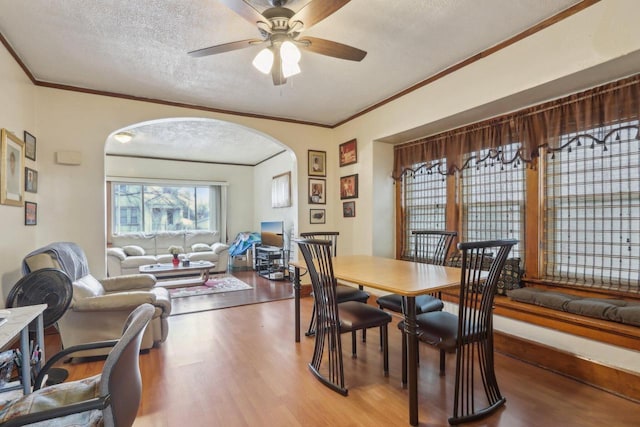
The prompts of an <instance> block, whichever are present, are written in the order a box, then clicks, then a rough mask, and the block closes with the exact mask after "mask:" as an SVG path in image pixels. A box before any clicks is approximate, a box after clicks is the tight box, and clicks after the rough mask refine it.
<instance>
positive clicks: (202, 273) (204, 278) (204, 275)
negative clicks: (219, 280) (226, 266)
mask: <svg viewBox="0 0 640 427" xmlns="http://www.w3.org/2000/svg"><path fill="white" fill-rule="evenodd" d="M209 273H210V271H209V269H208V268H205V269H204V270H202V271H200V279H202V283H203V284H205V283H207V280H209Z"/></svg>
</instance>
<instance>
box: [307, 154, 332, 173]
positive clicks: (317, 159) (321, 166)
mask: <svg viewBox="0 0 640 427" xmlns="http://www.w3.org/2000/svg"><path fill="white" fill-rule="evenodd" d="M308 156H309V175H310V176H327V152H326V151H315V150H309V151H308Z"/></svg>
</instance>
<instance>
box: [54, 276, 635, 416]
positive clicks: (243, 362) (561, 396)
mask: <svg viewBox="0 0 640 427" xmlns="http://www.w3.org/2000/svg"><path fill="white" fill-rule="evenodd" d="M245 274H253V273H251V272H247V273H245ZM241 278H242V280H245V281H247V280H248V279H245V278H244V277H241ZM263 280H264V279H259V280H257V281H256V282H255V283H257V284H258V286H264V287H266V288H270V287H273V286H276V285H278V286H281V285H285V286H286V285H288V286H290V284H288V283H286V282H269V281H267V280H264V281H263ZM255 283H252V285H253V284H255ZM237 293H241V292H237ZM293 305H294V301H293V300H291V299H289V300H281V301H274V302H269V303H263V304H254V305H244V306H239V307H233V308H228V309H220V310H212V311H205V312H199V313H192V314H185V315H180V316H174V317H170V318H169V328H170V329H169V337H168V339H167V341H166V342H165V343H163V344H162V345H161V346H160V347H159V348H156V349H152V350H150V351H149V352H147V353H144V354H141V356H140V366H141V371H142V380H143V387H144V390H143V399H142V404H141V407H140V411H139V414H138V418H137V420H136V423H135V426H137V427H165V426H167V427H172V426H180V427H186V426H189V427H191V426H194V427H197V426H202V427H205V426H207V427H208V426H232V427H235V426H238V427H241V426H408V425H409V423H408V399H407V391H406V390H404V389H402V388H401V387H400V374H401V373H400V362H401V361H400V332H399V331H398V329H397V328H396V327H395V325H394V324H392V326H391V327H390V330H389V331H390V337H389V343H390V353H389V358H390V374H389V376H388V377H384V376H383V375H382V359H381V353H380V351H379V348H378V343H379V337H378V331H377V330H375V329H372V330H370V331H369V333H368V339H367V342H366V343H359V347H358V358H357V359H352V358H351V357H350V346H351V344H350V339H349V337H348V336H344V339H343V351H344V363H345V377H346V381H347V385H348V387H349V396H347V397H343V396H340V395H338V394H337V393H335V392H332V391H330V390H329V389H328V388H326V387H325V386H323V385H322V384H321V383H320V382H319V381H318V380H317V379H315V377H313V375H312V374H311V373H310V372H309V369H308V367H307V364H308V362H309V361H310V360H311V355H312V352H313V338H307V337H304V335H303V336H302V340H301V342H300V343H298V344H296V343H295V342H294V336H293V335H294V323H293ZM311 308H312V299H311V298H309V297H307V298H303V299H302V324H303V326H304V325H305V324H306V321H307V320H308V318H309V316H310V315H311ZM394 323H395V322H394ZM48 339H49V341H51V337H50V336H48ZM54 346H55V343H50V342H49V343H48V345H47V351H52V350H54V348H53V347H54ZM50 347H51V348H50ZM49 354H51V353H49ZM102 363H103V362H102V361H91V362H82V363H77V364H67V365H65V367H66V368H67V369H69V371H70V379H74V378H82V377H86V376H88V375H92V374H94V373H98V372H100V369H101V366H102ZM454 371H455V366H454V357H453V356H449V357H448V358H447V376H446V377H440V376H439V374H438V353H437V352H436V351H435V350H433V349H431V348H429V347H427V346H422V347H421V361H420V371H419V387H420V394H419V405H420V414H419V417H420V422H421V424H420V425H421V426H430V427H434V426H447V425H448V423H447V418H448V417H449V416H450V413H451V410H452V404H453V403H452V402H453V395H452V393H453V389H452V381H453V376H454V374H453V373H454ZM496 371H497V376H498V381H499V383H500V387H501V391H502V393H503V394H504V395H505V396H506V398H507V403H506V406H505V407H504V408H503V409H500V410H499V411H498V412H497V413H495V414H493V415H492V416H490V417H488V418H485V419H484V420H481V421H478V422H474V423H467V424H465V425H467V426H500V427H529V426H565V427H572V426H576V427H577V426H580V427H596V426H597V427H600V426H617V427H620V426H622V427H624V426H635V425H637V423H638V415H639V414H640V404H639V403H636V402H632V401H629V400H625V399H623V398H620V397H617V396H614V395H612V394H609V393H606V392H603V391H600V390H598V389H595V388H593V387H590V386H588V385H585V384H581V383H579V382H576V381H573V380H571V379H568V378H565V377H562V376H560V375H557V374H554V373H552V372H549V371H545V370H543V369H540V368H537V367H535V366H532V365H529V364H525V363H523V362H520V361H517V360H514V359H511V358H509V357H506V356H503V355H500V354H497V355H496ZM478 395H481V394H478Z"/></svg>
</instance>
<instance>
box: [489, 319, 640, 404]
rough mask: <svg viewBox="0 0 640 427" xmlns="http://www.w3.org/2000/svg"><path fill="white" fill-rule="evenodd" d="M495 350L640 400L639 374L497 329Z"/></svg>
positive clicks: (622, 395)
mask: <svg viewBox="0 0 640 427" xmlns="http://www.w3.org/2000/svg"><path fill="white" fill-rule="evenodd" d="M494 347H495V351H496V352H498V353H502V354H504V355H507V356H510V357H513V358H515V359H518V360H522V361H523V362H526V363H530V364H532V365H535V366H538V367H541V368H543V369H548V370H550V371H552V372H555V373H557V374H560V375H564V376H566V377H569V378H572V379H574V380H576V381H580V382H582V383H585V384H588V385H591V386H593V387H596V388H598V389H601V390H604V391H607V392H609V393H612V394H615V395H617V396H620V397H623V398H625V399H629V400H632V401H634V402H638V403H640V374H637V373H635V372H630V371H625V370H623V369H620V368H614V367H611V366H605V365H603V364H600V363H597V362H594V361H592V360H587V359H583V358H581V357H578V356H576V355H573V354H569V353H567V352H564V351H561V350H558V349H557V348H553V347H549V346H546V345H544V344H540V343H536V342H533V341H529V340H525V339H522V338H520V337H516V336H513V335H509V334H505V333H504V332H498V331H494Z"/></svg>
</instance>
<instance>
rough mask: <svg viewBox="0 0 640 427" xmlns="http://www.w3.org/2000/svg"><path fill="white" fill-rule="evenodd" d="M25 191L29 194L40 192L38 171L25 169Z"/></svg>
mask: <svg viewBox="0 0 640 427" xmlns="http://www.w3.org/2000/svg"><path fill="white" fill-rule="evenodd" d="M24 191H28V192H29V193H37V192H38V171H35V170H33V169H31V168H24Z"/></svg>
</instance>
